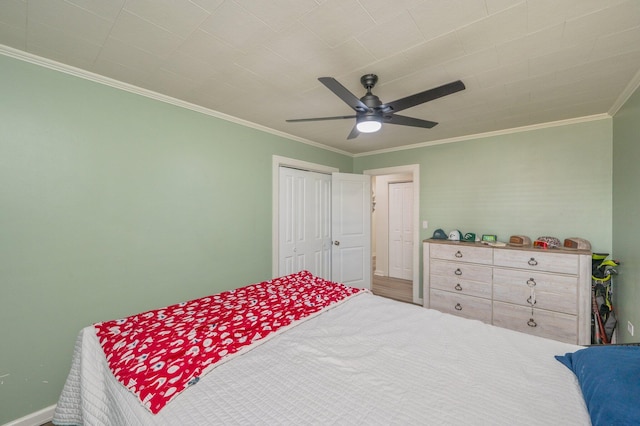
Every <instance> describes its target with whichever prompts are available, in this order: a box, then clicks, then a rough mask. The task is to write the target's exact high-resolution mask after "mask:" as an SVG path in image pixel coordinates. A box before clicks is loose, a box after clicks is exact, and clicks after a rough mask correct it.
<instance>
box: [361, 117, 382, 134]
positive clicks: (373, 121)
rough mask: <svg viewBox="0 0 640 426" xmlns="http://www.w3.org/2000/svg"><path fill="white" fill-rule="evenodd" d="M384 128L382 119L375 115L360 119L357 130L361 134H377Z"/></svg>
mask: <svg viewBox="0 0 640 426" xmlns="http://www.w3.org/2000/svg"><path fill="white" fill-rule="evenodd" d="M381 128H382V122H381V121H380V118H378V117H377V116H375V115H365V116H363V117H360V118H358V123H357V124H356V129H358V131H359V132H360V133H375V132H377V131H378V130H380V129H381Z"/></svg>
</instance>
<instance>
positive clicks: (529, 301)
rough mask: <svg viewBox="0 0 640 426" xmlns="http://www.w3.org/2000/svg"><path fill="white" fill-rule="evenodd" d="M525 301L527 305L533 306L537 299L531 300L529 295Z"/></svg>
mask: <svg viewBox="0 0 640 426" xmlns="http://www.w3.org/2000/svg"><path fill="white" fill-rule="evenodd" d="M527 303H528V304H529V305H531V306H533V305H535V304H536V303H538V301H537V300H533V301H532V300H531V296H529V297H528V298H527Z"/></svg>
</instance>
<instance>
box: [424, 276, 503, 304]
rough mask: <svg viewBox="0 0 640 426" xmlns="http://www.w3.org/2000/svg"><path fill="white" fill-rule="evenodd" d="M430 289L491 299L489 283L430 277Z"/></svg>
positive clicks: (446, 277)
mask: <svg viewBox="0 0 640 426" xmlns="http://www.w3.org/2000/svg"><path fill="white" fill-rule="evenodd" d="M429 281H430V282H431V288H435V289H437V290H444V291H450V292H452V293H459V294H466V295H468V296H476V297H484V298H485V299H491V282H490V281H489V282H480V281H472V280H463V279H460V278H456V277H450V276H444V275H431V277H430V278H429Z"/></svg>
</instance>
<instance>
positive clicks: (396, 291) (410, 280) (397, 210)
mask: <svg viewBox="0 0 640 426" xmlns="http://www.w3.org/2000/svg"><path fill="white" fill-rule="evenodd" d="M419 171H420V169H419V165H417V164H415V165H407V166H398V167H388V168H383V169H374V170H365V171H364V172H363V173H364V174H367V175H370V176H372V192H373V193H372V196H373V197H374V204H373V206H374V207H373V209H372V213H371V215H372V247H371V253H372V265H373V282H372V284H373V287H372V290H373V292H374V293H376V294H379V295H381V296H386V297H390V298H392V299H397V300H401V301H404V302H410V303H415V304H420V305H421V304H422V300H421V298H420V297H419V296H420V293H419V291H420V271H419V267H420V263H419V250H420V241H419V235H420V233H419V228H418V223H419V220H418V218H419V206H420V203H419V194H420V188H419V183H420V180H419Z"/></svg>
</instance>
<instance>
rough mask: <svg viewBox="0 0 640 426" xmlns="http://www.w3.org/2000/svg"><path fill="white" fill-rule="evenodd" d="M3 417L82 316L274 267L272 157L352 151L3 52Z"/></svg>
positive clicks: (33, 386)
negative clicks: (217, 115)
mask: <svg viewBox="0 0 640 426" xmlns="http://www.w3.org/2000/svg"><path fill="white" fill-rule="evenodd" d="M0 75H2V78H0V94H1V95H0V278H1V282H0V300H1V301H2V307H1V309H0V324H1V326H0V424H4V423H6V422H8V421H10V420H13V419H15V418H19V417H21V416H24V415H26V414H28V413H31V412H34V411H37V410H40V409H42V408H44V407H46V406H49V405H52V404H55V402H56V401H57V399H58V396H59V394H60V390H61V389H62V385H63V383H64V379H65V377H66V375H67V373H68V371H69V366H70V361H71V354H72V350H73V344H74V341H75V337H76V335H77V333H78V331H79V330H80V328H82V327H84V326H86V325H89V324H91V323H93V322H96V321H100V320H108V319H112V318H117V317H121V316H126V315H130V314H132V313H135V312H140V311H143V310H147V309H151V308H156V307H161V306H166V305H168V304H172V303H175V302H178V301H182V300H189V299H192V298H196V297H200V296H204V295H207V294H212V293H215V292H218V291H222V290H226V289H230V288H235V287H239V286H241V285H245V284H250V283H252V282H258V281H262V280H264V279H266V278H269V277H270V276H271V192H272V189H271V167H272V155H281V156H285V157H290V158H296V159H299V160H304V161H310V162H314V163H319V164H325V165H328V166H333V167H337V168H339V169H340V170H341V171H346V172H350V171H351V168H352V158H351V157H349V156H344V155H340V154H336V153H333V152H330V151H327V150H322V149H318V148H315V147H311V146H309V145H305V144H301V143H299V142H295V141H291V140H287V139H283V138H280V137H276V136H273V135H271V134H266V133H264V132H260V131H257V130H253V129H250V128H247V127H243V126H240V125H237V124H234V123H230V122H227V121H223V120H219V119H216V118H213V117H211V116H207V115H203V114H200V113H197V112H193V111H190V110H186V109H183V108H179V107H176V106H172V105H169V104H166V103H163V102H159V101H155V100H151V99H148V98H145V97H142V96H139V95H135V94H131V93H128V92H123V91H120V90H117V89H113V88H111V87H108V86H104V85H101V84H97V83H94V82H90V81H87V80H83V79H79V78H77V77H73V76H70V75H67V74H63V73H59V72H55V71H52V70H49V69H45V68H42V67H39V66H35V65H32V64H28V63H25V62H22V61H18V60H15V59H12V58H9V57H6V56H2V55H0Z"/></svg>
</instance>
